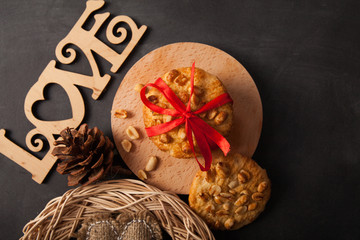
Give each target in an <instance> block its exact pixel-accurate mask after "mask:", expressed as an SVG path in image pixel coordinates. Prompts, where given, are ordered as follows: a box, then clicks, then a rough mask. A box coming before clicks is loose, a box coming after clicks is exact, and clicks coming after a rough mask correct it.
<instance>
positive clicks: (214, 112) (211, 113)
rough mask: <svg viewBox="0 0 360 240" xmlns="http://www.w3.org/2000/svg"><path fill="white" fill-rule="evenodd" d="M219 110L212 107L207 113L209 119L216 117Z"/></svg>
mask: <svg viewBox="0 0 360 240" xmlns="http://www.w3.org/2000/svg"><path fill="white" fill-rule="evenodd" d="M217 112H218V111H217V110H216V109H211V110H210V111H208V113H207V118H208V119H209V120H212V119H214V118H215V116H216V114H217Z"/></svg>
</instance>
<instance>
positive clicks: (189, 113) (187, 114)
mask: <svg viewBox="0 0 360 240" xmlns="http://www.w3.org/2000/svg"><path fill="white" fill-rule="evenodd" d="M183 116H184V117H186V118H191V117H192V116H193V114H192V113H191V112H184V113H183Z"/></svg>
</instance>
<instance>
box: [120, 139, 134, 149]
mask: <svg viewBox="0 0 360 240" xmlns="http://www.w3.org/2000/svg"><path fill="white" fill-rule="evenodd" d="M121 146H122V147H123V149H124V150H125V152H130V150H131V146H132V144H131V142H130V141H129V140H127V139H124V140H122V141H121Z"/></svg>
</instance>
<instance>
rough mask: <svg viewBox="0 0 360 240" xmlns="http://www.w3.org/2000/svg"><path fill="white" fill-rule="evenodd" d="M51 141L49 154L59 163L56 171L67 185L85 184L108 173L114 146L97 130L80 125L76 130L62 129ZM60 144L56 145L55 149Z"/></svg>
mask: <svg viewBox="0 0 360 240" xmlns="http://www.w3.org/2000/svg"><path fill="white" fill-rule="evenodd" d="M60 136H61V138H59V139H58V140H56V141H55V142H54V145H55V146H56V147H55V148H54V150H53V152H52V154H53V155H54V156H56V157H57V158H58V159H59V160H60V161H61V162H60V163H58V165H57V168H56V171H58V172H59V173H60V174H69V175H68V185H69V186H75V185H77V184H82V185H84V186H85V185H88V184H90V183H92V182H95V181H97V180H100V179H102V178H103V177H105V175H106V174H107V173H108V172H109V170H110V168H111V166H112V163H113V157H114V152H113V149H114V145H113V143H112V142H111V141H110V139H109V138H108V137H106V136H104V134H103V132H102V131H100V130H99V129H98V128H97V127H94V128H92V129H89V128H88V125H87V124H86V123H85V124H82V125H81V126H80V128H79V130H78V131H77V130H75V129H73V128H66V129H64V130H62V131H61V132H60ZM58 145H60V146H58Z"/></svg>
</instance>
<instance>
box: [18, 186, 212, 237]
mask: <svg viewBox="0 0 360 240" xmlns="http://www.w3.org/2000/svg"><path fill="white" fill-rule="evenodd" d="M124 210H126V211H132V212H138V211H142V210H147V211H150V212H151V213H152V214H153V215H154V216H155V217H156V219H157V220H158V222H159V224H160V225H161V227H162V229H163V230H165V231H166V232H167V233H168V234H169V235H170V237H172V239H215V238H214V236H213V234H212V233H211V231H210V230H209V228H208V227H207V225H206V223H204V221H203V220H202V219H201V218H200V217H199V216H197V215H196V214H195V213H194V212H193V211H192V210H191V209H190V207H189V206H188V205H187V204H186V203H185V202H183V201H182V200H181V199H180V198H179V197H178V196H177V195H175V194H173V193H170V192H164V191H161V190H159V189H158V188H156V187H153V186H150V185H147V184H145V183H144V182H141V181H138V180H133V179H120V180H111V181H106V182H102V183H98V184H94V185H88V186H81V187H78V188H75V189H71V190H69V191H67V192H66V193H65V194H64V195H63V196H61V197H57V198H54V199H53V200H51V201H50V202H49V203H48V204H47V205H46V207H45V208H44V210H43V211H42V212H41V213H40V214H39V215H38V216H37V217H36V218H35V219H34V220H31V221H30V222H29V223H27V224H26V225H25V227H24V229H23V233H24V236H23V237H22V238H20V239H22V240H25V239H69V238H70V237H73V236H75V233H76V231H77V230H78V229H79V227H80V225H81V223H82V222H83V221H84V219H88V218H90V217H94V216H96V215H99V214H106V213H118V212H121V211H124Z"/></svg>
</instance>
